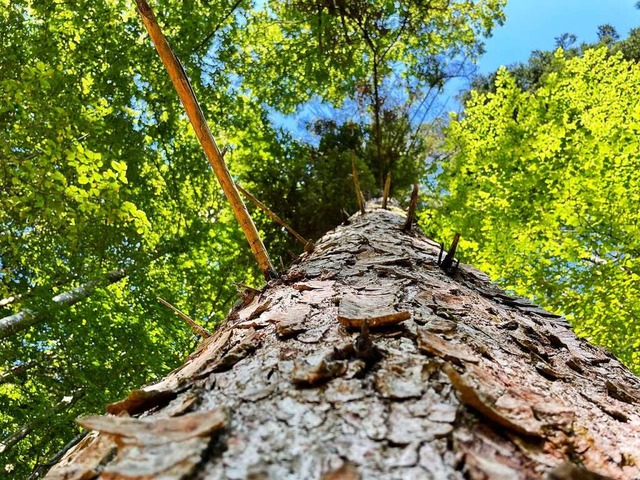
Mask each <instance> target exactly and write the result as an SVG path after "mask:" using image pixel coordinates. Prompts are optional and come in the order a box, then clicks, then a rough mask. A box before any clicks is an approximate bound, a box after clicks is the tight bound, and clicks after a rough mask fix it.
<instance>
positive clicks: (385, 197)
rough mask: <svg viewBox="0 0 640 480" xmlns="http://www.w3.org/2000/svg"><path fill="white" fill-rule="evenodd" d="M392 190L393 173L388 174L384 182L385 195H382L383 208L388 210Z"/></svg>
mask: <svg viewBox="0 0 640 480" xmlns="http://www.w3.org/2000/svg"><path fill="white" fill-rule="evenodd" d="M390 190H391V172H389V173H387V178H386V180H385V181H384V193H383V194H382V208H384V209H385V210H386V209H387V201H388V200H389V191H390Z"/></svg>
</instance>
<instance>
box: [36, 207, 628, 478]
mask: <svg viewBox="0 0 640 480" xmlns="http://www.w3.org/2000/svg"><path fill="white" fill-rule="evenodd" d="M351 220H352V221H351V224H350V225H347V226H341V227H338V228H337V229H336V230H335V231H333V232H330V233H328V234H327V235H325V236H324V237H323V239H322V240H321V241H320V242H319V243H318V244H317V246H316V250H315V251H314V252H313V253H306V254H303V255H302V257H301V261H300V262H299V263H298V264H297V265H294V267H293V268H292V269H290V270H289V271H288V272H287V273H286V274H285V275H284V276H283V277H282V278H281V279H278V280H272V281H270V282H269V284H268V285H267V286H266V287H265V289H264V290H263V291H262V292H261V293H259V294H256V295H254V296H251V295H249V296H248V297H247V298H246V299H245V302H244V304H242V305H239V306H237V307H236V308H235V309H234V311H232V313H231V314H230V315H229V317H228V318H227V320H226V321H225V322H224V323H223V324H222V325H221V326H220V328H219V329H218V330H217V331H216V333H215V334H214V335H213V336H212V337H210V338H208V339H206V340H204V341H203V342H202V344H201V346H200V347H199V349H198V350H197V351H196V352H195V353H193V354H192V355H191V356H190V357H189V358H188V359H187V361H186V363H185V364H184V365H183V366H182V367H181V368H179V369H178V370H176V371H174V372H173V373H171V374H170V375H169V376H167V377H166V378H164V379H163V380H162V381H160V382H159V383H157V384H155V385H150V386H147V387H144V388H143V389H142V390H137V391H134V392H132V393H131V394H130V395H129V397H128V398H126V399H125V400H123V401H120V402H118V403H115V404H111V405H109V406H108V411H109V412H110V413H111V414H113V416H92V417H84V418H83V419H80V420H79V422H80V423H81V424H82V425H84V426H86V427H88V428H90V429H93V430H95V431H94V432H92V433H91V434H90V435H88V436H87V437H86V438H85V439H83V441H82V442H81V443H80V444H79V445H78V446H76V447H75V448H73V449H72V450H70V451H69V452H68V453H67V454H66V455H65V456H64V458H63V459H62V460H61V461H60V462H59V463H58V464H57V465H56V466H55V467H54V468H53V469H52V470H51V471H50V472H49V474H48V477H47V478H50V479H66V480H70V479H80V478H83V479H87V478H95V477H98V478H104V479H113V478H137V479H142V478H144V479H148V478H165V479H173V478H175V479H178V478H193V479H200V478H203V479H204V478H208V479H209V478H210V479H224V478H229V479H245V478H254V479H258V478H260V479H262V478H265V479H266V478H269V479H278V480H280V479H316V478H322V479H343V480H344V479H358V478H362V479H377V478H385V479H386V478H398V479H410V478H415V479H425V478H427V479H428V478H432V479H463V478H471V479H534V478H554V479H572V478H574V479H592V478H593V479H595V478H605V477H601V476H600V475H603V476H606V477H613V478H619V479H633V478H638V476H639V475H640V467H639V463H640V412H639V410H638V404H639V403H640V395H639V394H638V393H637V392H638V391H640V379H638V378H637V377H635V376H634V375H633V374H631V372H630V371H629V370H628V369H627V368H626V367H624V366H623V365H622V364H621V363H620V362H619V361H618V360H617V359H616V358H614V357H613V356H612V355H611V354H609V353H607V352H605V351H604V350H602V349H600V348H597V347H594V346H592V345H590V344H589V343H588V342H586V341H585V340H582V339H579V338H577V337H576V336H575V335H574V334H573V333H572V331H571V330H570V327H569V325H568V324H567V323H566V322H565V321H564V319H562V318H560V317H557V316H555V315H553V314H550V313H549V312H546V311H544V310H542V309H540V308H538V307H536V306H534V305H532V304H531V302H529V301H527V300H525V299H522V298H514V297H510V296H508V295H506V294H505V293H504V292H502V291H501V290H499V289H498V288H496V287H495V286H494V285H492V284H491V283H490V282H489V280H488V278H487V277H486V276H485V275H484V274H482V273H481V272H479V271H477V270H475V269H474V268H472V267H469V266H466V265H460V267H459V268H458V269H457V270H454V271H453V272H452V273H451V274H450V275H447V274H445V272H444V271H442V270H441V269H440V268H439V267H438V265H437V259H438V253H439V248H438V246H437V245H436V244H435V243H433V242H431V241H430V240H428V239H426V238H425V237H424V236H423V235H422V234H421V233H419V232H416V231H415V230H413V231H412V232H407V233H405V232H403V230H402V227H403V224H404V218H403V216H401V215H399V214H398V212H393V211H386V210H381V209H373V210H371V209H370V210H369V212H368V213H366V214H365V215H360V214H358V215H356V216H354V217H353V218H352V219H351ZM89 354H90V353H89ZM129 415H131V416H129ZM592 472H596V473H592Z"/></svg>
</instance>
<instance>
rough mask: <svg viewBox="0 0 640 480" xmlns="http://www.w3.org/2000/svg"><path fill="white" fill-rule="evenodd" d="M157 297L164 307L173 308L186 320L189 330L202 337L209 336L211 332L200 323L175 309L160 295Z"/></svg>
mask: <svg viewBox="0 0 640 480" xmlns="http://www.w3.org/2000/svg"><path fill="white" fill-rule="evenodd" d="M156 298H157V299H158V301H159V302H160V303H161V304H163V305H164V306H165V307H169V308H170V309H171V310H173V311H174V312H176V313H177V314H178V315H179V316H180V318H182V319H183V320H184V321H185V322H187V323H188V324H189V326H190V327H191V330H193V331H194V332H196V333H197V334H198V335H200V336H201V337H202V338H209V337H210V336H211V335H212V333H211V332H210V331H209V330H207V329H206V328H203V327H201V326H200V325H198V324H197V323H196V322H195V321H194V320H193V319H192V318H191V317H190V316H189V315H187V314H186V313H184V312H182V311H180V310H179V309H177V308H176V307H174V306H173V305H171V304H170V303H169V302H167V301H166V300H164V299H162V298H160V297H156Z"/></svg>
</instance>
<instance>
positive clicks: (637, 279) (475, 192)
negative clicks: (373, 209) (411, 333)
mask: <svg viewBox="0 0 640 480" xmlns="http://www.w3.org/2000/svg"><path fill="white" fill-rule="evenodd" d="M639 87H640V66H639V65H638V64H636V63H635V62H630V61H626V60H624V59H623V58H622V56H621V55H620V54H618V55H613V56H612V55H610V54H609V53H608V52H607V50H606V49H605V48H601V49H590V50H587V51H585V52H584V55H583V56H582V57H581V58H572V59H567V58H566V57H565V55H564V53H563V52H562V51H561V50H559V51H558V52H557V53H556V54H555V56H554V59H553V63H552V68H550V69H549V72H548V73H546V74H545V75H544V76H543V77H542V78H541V80H540V84H539V86H538V88H537V89H536V90H535V91H526V90H523V89H522V88H520V87H519V86H518V82H517V80H516V78H515V76H514V75H513V74H511V73H509V72H507V71H506V70H505V69H501V70H500V71H499V72H498V73H497V75H496V84H495V92H489V93H478V92H472V93H471V96H470V98H469V100H468V101H467V104H466V110H465V113H464V115H463V116H460V117H453V118H452V119H451V124H450V126H449V129H448V132H447V134H448V149H449V150H450V151H451V152H453V154H454V155H453V157H452V159H451V161H450V162H448V163H445V164H443V165H442V169H443V170H442V173H441V174H440V175H439V177H438V179H437V180H438V182H439V183H438V188H439V189H440V190H439V191H438V192H437V194H436V195H435V196H434V198H433V199H432V201H433V202H436V203H434V205H437V208H436V209H435V210H434V211H433V212H432V213H429V214H426V215H423V217H422V221H423V223H424V224H425V225H426V226H427V227H428V228H429V229H430V230H432V231H438V232H439V233H440V234H439V236H444V237H445V238H448V237H451V236H452V232H453V231H459V232H462V234H463V237H466V240H465V241H464V242H463V243H461V245H462V251H463V252H465V257H466V259H467V260H469V261H470V262H472V263H474V264H475V265H477V266H478V267H479V268H481V269H484V270H485V271H488V272H490V273H491V274H492V275H493V277H494V278H496V279H499V280H500V281H501V282H502V283H503V284H504V285H506V286H507V287H508V288H510V289H513V290H515V291H517V292H519V293H521V294H529V295H534V296H535V297H536V299H537V300H538V301H539V302H541V303H542V304H544V305H546V306H547V307H550V308H551V309H553V310H555V311H558V312H562V313H565V314H567V316H568V317H569V318H570V319H571V321H572V322H573V323H574V325H575V327H576V331H577V332H578V333H579V334H582V335H585V336H588V337H589V338H590V339H592V340H594V341H595V342H596V343H599V344H601V345H604V346H606V347H608V348H609V349H611V350H612V351H613V352H614V353H615V354H616V355H618V356H619V357H620V358H621V359H622V360H623V361H624V362H626V363H627V364H628V365H632V366H633V368H635V369H636V371H640V323H639V322H638V317H639V316H640V303H639V302H638V297H639V293H640V260H639V257H638V253H639V252H640V244H639V243H638V242H639V239H640V231H639V230H638V218H639V217H638V212H639V211H640V195H639V193H638V192H640V169H638V162H637V159H638V157H639V155H640V144H639V143H638V141H637V138H638V129H639V128H640V127H639V125H640V109H639V108H638V105H640V93H639V92H640V89H639Z"/></svg>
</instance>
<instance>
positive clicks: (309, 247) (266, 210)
mask: <svg viewBox="0 0 640 480" xmlns="http://www.w3.org/2000/svg"><path fill="white" fill-rule="evenodd" d="M236 187H237V188H238V190H240V193H242V194H243V195H244V196H245V197H247V199H249V201H251V202H252V203H253V204H254V205H256V206H257V207H258V208H259V209H260V210H262V211H263V212H264V213H266V214H267V216H268V217H269V218H271V220H273V221H274V222H276V223H277V224H278V225H280V226H281V227H282V228H284V229H285V230H286V231H287V232H289V233H290V234H291V235H293V236H294V237H296V239H297V240H298V241H299V242H300V243H302V245H304V249H305V251H313V242H311V240H306V239H305V238H304V237H303V236H302V235H300V234H299V233H298V232H296V231H295V230H294V229H293V228H291V227H290V226H289V225H287V223H286V222H285V221H284V220H282V219H281V218H280V217H279V216H278V215H276V214H275V213H273V212H272V211H271V210H269V208H268V207H267V206H266V205H265V204H264V203H262V202H261V201H260V200H258V199H257V198H256V197H254V196H253V195H251V194H250V193H249V192H248V191H246V190H245V189H244V188H243V187H242V186H241V185H239V184H238V183H236Z"/></svg>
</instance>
